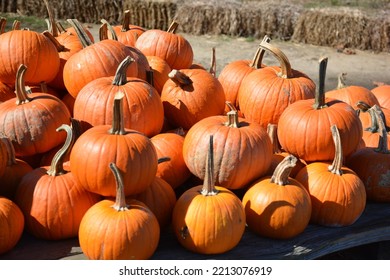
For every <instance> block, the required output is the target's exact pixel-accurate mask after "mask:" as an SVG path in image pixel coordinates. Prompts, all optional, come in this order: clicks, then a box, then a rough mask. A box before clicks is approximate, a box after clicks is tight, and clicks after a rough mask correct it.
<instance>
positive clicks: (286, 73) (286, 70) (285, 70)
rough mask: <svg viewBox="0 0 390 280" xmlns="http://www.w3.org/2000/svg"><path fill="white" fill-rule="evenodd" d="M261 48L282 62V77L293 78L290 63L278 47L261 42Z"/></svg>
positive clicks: (264, 41)
mask: <svg viewBox="0 0 390 280" xmlns="http://www.w3.org/2000/svg"><path fill="white" fill-rule="evenodd" d="M260 47H261V48H263V49H265V50H267V51H269V52H271V53H272V54H273V55H274V56H275V57H276V58H277V59H278V60H279V62H280V68H281V70H282V72H281V74H280V77H282V78H285V79H288V78H292V77H293V72H292V69H291V65H290V61H289V60H288V58H287V56H286V55H285V54H284V53H283V52H282V51H281V50H280V49H278V48H277V47H275V46H273V45H271V44H270V43H268V42H267V41H266V40H263V41H261V43H260Z"/></svg>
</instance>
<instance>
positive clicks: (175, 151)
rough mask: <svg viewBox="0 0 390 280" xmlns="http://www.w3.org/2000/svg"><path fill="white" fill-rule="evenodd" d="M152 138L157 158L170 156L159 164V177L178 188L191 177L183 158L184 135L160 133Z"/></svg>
mask: <svg viewBox="0 0 390 280" xmlns="http://www.w3.org/2000/svg"><path fill="white" fill-rule="evenodd" d="M150 140H151V141H152V143H153V146H154V147H155V148H156V152H157V158H159V159H160V158H165V157H166V158H169V160H167V161H162V162H160V163H159V164H158V166H157V174H156V176H157V177H160V178H161V179H163V180H164V181H166V182H167V183H168V184H169V185H170V186H171V187H172V188H173V189H176V188H177V187H179V186H180V185H182V184H183V183H184V182H185V181H187V180H188V179H189V178H190V177H191V172H190V170H189V169H188V167H187V165H186V163H185V162H184V158H183V144H184V137H183V136H181V135H179V134H177V133H172V132H165V133H159V134H157V135H155V136H153V137H152V138H150Z"/></svg>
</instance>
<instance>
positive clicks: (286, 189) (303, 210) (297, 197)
mask: <svg viewBox="0 0 390 280" xmlns="http://www.w3.org/2000/svg"><path fill="white" fill-rule="evenodd" d="M296 162H297V158H296V157H294V156H293V155H289V156H287V157H285V158H284V159H283V160H282V161H281V162H280V164H279V165H278V166H277V168H276V169H275V171H274V173H273V175H272V176H266V177H263V178H260V179H258V180H257V181H255V182H253V183H252V184H251V185H250V186H249V189H248V190H247V191H246V193H245V194H244V197H243V198H242V204H243V205H244V209H245V215H246V222H247V225H248V228H249V229H250V230H251V231H253V232H255V233H256V234H258V235H261V236H265V237H269V238H273V239H289V238H293V237H295V236H297V235H299V234H300V233H302V232H303V231H304V230H305V229H306V227H307V225H308V224H309V221H310V215H311V200H310V195H309V193H308V191H307V190H306V189H305V187H304V186H303V185H302V184H301V183H300V182H299V181H297V180H295V179H293V178H291V177H289V174H290V171H291V169H292V168H293V167H294V166H295V164H296Z"/></svg>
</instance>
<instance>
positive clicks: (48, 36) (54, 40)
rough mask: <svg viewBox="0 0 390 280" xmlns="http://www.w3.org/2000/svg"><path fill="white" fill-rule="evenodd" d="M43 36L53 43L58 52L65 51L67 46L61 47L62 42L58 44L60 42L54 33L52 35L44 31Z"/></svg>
mask: <svg viewBox="0 0 390 280" xmlns="http://www.w3.org/2000/svg"><path fill="white" fill-rule="evenodd" d="M42 34H43V35H45V36H46V38H48V39H49V40H50V41H51V42H52V43H53V45H54V46H55V47H56V49H57V52H63V51H65V46H64V45H61V44H60V42H58V40H57V39H56V38H55V36H54V35H53V34H52V33H50V32H49V31H47V30H45V31H43V33H42Z"/></svg>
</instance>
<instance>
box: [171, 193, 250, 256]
mask: <svg viewBox="0 0 390 280" xmlns="http://www.w3.org/2000/svg"><path fill="white" fill-rule="evenodd" d="M215 188H216V189H217V190H218V191H219V192H218V193H217V194H216V195H202V194H200V191H201V189H202V186H196V187H193V188H191V189H189V190H187V191H186V192H184V193H183V194H182V196H181V197H180V198H179V199H178V200H177V202H176V205H175V208H174V210H173V214H172V225H173V230H174V233H175V235H176V237H177V239H178V241H179V243H180V244H181V245H182V246H184V247H185V248H186V249H188V250H190V251H193V252H196V253H201V254H220V253H224V252H227V251H229V250H231V249H232V248H234V247H235V246H237V244H238V243H239V242H240V240H241V238H242V235H243V233H244V230H245V213H244V209H243V207H242V204H241V201H240V200H239V199H238V197H237V196H236V195H235V194H233V193H232V192H231V191H229V190H228V189H226V188H222V187H218V186H216V187H215Z"/></svg>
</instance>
